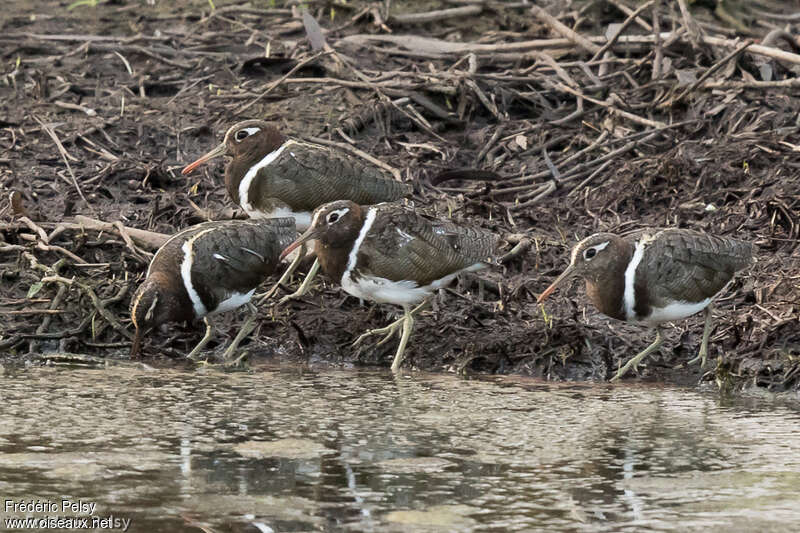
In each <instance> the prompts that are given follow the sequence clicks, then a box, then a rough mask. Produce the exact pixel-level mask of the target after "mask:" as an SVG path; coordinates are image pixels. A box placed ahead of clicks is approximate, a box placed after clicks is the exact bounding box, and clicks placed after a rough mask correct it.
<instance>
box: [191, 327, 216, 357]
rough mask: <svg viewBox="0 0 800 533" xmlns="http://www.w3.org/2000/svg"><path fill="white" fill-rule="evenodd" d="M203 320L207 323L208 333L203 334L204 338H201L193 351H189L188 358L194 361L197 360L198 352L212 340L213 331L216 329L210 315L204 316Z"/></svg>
mask: <svg viewBox="0 0 800 533" xmlns="http://www.w3.org/2000/svg"><path fill="white" fill-rule="evenodd" d="M203 322H204V323H205V325H206V334H205V335H203V338H202V339H200V342H198V343H197V345H196V346H195V347H194V348H193V349H192V351H191V352H189V355H187V356H186V358H187V359H191V360H192V361H195V360H197V354H198V353H200V350H202V349H203V348H204V347H205V345H206V344H208V341H210V340H211V333H212V331H213V330H214V328H213V326H212V325H211V322H210V321H209V320H208V317H203Z"/></svg>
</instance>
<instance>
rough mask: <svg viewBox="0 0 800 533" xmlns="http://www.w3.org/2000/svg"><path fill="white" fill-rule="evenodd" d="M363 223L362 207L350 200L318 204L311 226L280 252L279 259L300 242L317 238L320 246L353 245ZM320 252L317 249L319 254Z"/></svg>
mask: <svg viewBox="0 0 800 533" xmlns="http://www.w3.org/2000/svg"><path fill="white" fill-rule="evenodd" d="M363 225H364V209H363V208H362V207H361V206H360V205H358V204H357V203H355V202H351V201H350V200H337V201H336V202H330V203H327V204H324V205H321V206H319V207H318V208H316V209H315V210H314V213H313V214H312V216H311V226H309V228H308V229H307V230H306V232H305V233H303V234H302V235H300V236H299V237H298V238H297V239H296V240H295V241H294V242H293V243H292V244H290V245H289V246H287V247H286V249H285V250H284V251H283V253H281V260H282V259H284V258H285V257H286V256H287V255H289V254H290V253H291V252H292V251H293V250H294V249H295V248H297V247H299V246H300V245H301V244H303V243H306V242H308V241H312V240H315V239H316V240H318V241H319V242H320V243H321V244H322V246H321V247H320V248H322V249H326V248H345V247H346V248H347V249H348V250H349V249H350V248H351V247H352V246H353V242H355V240H356V238H358V233H359V232H360V231H361V228H362V226H363ZM320 253H322V252H321V251H318V252H317V254H318V255H319V254H320Z"/></svg>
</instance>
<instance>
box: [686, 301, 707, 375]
mask: <svg viewBox="0 0 800 533" xmlns="http://www.w3.org/2000/svg"><path fill="white" fill-rule="evenodd" d="M705 313H706V323H705V325H704V326H703V340H702V341H701V342H700V352H699V353H698V354H697V357H695V358H694V359H692V360H691V361H689V362H688V363H686V364H687V365H693V364H695V363H696V362H697V361H698V360H700V368H705V367H706V357H708V338H709V337H710V336H711V306H710V305H709V306H708V307H706V311H705Z"/></svg>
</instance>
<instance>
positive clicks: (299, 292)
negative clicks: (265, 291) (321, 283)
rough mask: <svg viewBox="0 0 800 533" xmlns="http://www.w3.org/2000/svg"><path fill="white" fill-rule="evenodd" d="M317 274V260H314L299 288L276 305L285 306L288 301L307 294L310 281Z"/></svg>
mask: <svg viewBox="0 0 800 533" xmlns="http://www.w3.org/2000/svg"><path fill="white" fill-rule="evenodd" d="M317 272H319V259H315V260H314V264H313V265H311V270H309V271H308V274H306V279H304V280H303V284H302V285H300V288H299V289H297V290H296V291H294V292H293V293H292V294H287V295H286V296H284V297H283V298H281V300H280V301H279V302H278V305H282V304H285V303H286V302H288V301H289V300H294V299H295V298H300V297H301V296H302V295H304V294H305V293H307V292H308V289H310V288H311V281H313V279H314V278H315V277H316V275H317Z"/></svg>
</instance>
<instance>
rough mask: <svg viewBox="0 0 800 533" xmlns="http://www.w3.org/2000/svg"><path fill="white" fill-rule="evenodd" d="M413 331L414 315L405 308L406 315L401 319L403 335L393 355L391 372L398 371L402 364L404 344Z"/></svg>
mask: <svg viewBox="0 0 800 533" xmlns="http://www.w3.org/2000/svg"><path fill="white" fill-rule="evenodd" d="M412 329H414V314H413V312H411V311H409V310H408V307H406V314H405V316H404V317H403V335H402V337H400V345H399V346H398V347H397V353H396V354H395V355H394V361H393V362H392V372H397V371H398V370H400V365H402V364H403V359H404V355H405V351H406V344H408V339H409V337H411V330H412Z"/></svg>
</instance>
